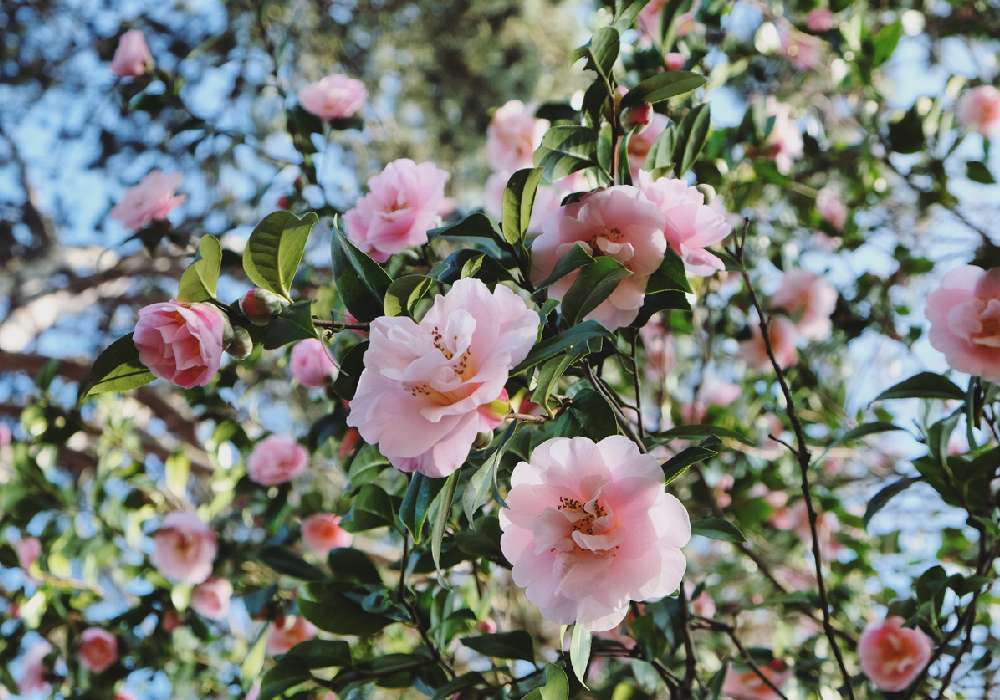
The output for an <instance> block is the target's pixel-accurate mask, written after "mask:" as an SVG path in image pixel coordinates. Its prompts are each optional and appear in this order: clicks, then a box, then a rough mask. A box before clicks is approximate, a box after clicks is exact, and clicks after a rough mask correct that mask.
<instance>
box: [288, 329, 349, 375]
mask: <svg viewBox="0 0 1000 700" xmlns="http://www.w3.org/2000/svg"><path fill="white" fill-rule="evenodd" d="M289 366H290V367H291V368H292V376H293V377H295V381H297V382H298V383H299V384H301V385H303V386H325V385H326V383H327V381H328V380H329V379H330V378H331V377H333V376H334V375H336V373H337V365H335V364H334V362H333V359H332V358H331V357H330V353H329V352H327V349H326V346H325V345H323V341H321V340H318V339H317V338H307V339H306V340H301V341H299V342H298V343H296V344H295V346H294V347H293V348H292V357H291V360H290V361H289Z"/></svg>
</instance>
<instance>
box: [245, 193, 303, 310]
mask: <svg viewBox="0 0 1000 700" xmlns="http://www.w3.org/2000/svg"><path fill="white" fill-rule="evenodd" d="M317 221H319V217H318V216H316V213H315V212H309V213H308V214H306V215H305V216H303V217H302V218H301V219H300V218H299V217H297V216H295V214H292V213H291V212H288V211H276V212H273V213H271V214H268V215H267V216H265V217H264V218H263V219H262V220H261V222H260V223H259V224H257V226H256V228H254V230H253V232H252V233H251V234H250V239H249V240H248V241H247V245H246V248H245V249H244V251H243V270H244V271H245V272H246V274H247V277H249V278H250V280H251V281H252V282H253V283H254V284H256V285H257V286H258V287H261V288H262V289H267V290H268V291H271V292H274V293H275V294H281V295H282V296H284V297H285V298H286V299H290V298H291V297H290V296H289V294H290V290H291V286H292V280H293V279H294V278H295V271H296V270H298V268H299V263H300V262H301V261H302V253H303V251H305V248H306V241H307V240H308V238H309V232H310V231H312V227H313V226H314V225H315V224H316V222H317Z"/></svg>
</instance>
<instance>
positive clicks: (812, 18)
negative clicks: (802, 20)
mask: <svg viewBox="0 0 1000 700" xmlns="http://www.w3.org/2000/svg"><path fill="white" fill-rule="evenodd" d="M833 25H834V16H833V13H832V12H831V11H830V10H828V9H827V8H825V7H817V8H816V9H815V10H813V11H812V12H810V13H809V14H808V15H806V27H808V28H809V31H811V32H828V31H830V30H831V29H833Z"/></svg>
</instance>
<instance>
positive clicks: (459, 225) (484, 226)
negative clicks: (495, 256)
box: [427, 209, 503, 241]
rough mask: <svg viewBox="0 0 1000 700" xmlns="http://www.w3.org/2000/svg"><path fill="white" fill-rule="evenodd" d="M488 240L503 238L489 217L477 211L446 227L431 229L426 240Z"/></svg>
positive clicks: (500, 239)
mask: <svg viewBox="0 0 1000 700" xmlns="http://www.w3.org/2000/svg"><path fill="white" fill-rule="evenodd" d="M442 236H443V237H447V238H488V239H490V240H494V241H502V240H503V237H502V236H501V235H500V232H499V231H497V228H496V224H494V223H493V222H492V221H491V220H490V217H488V216H487V215H486V214H484V213H483V211H482V210H479V209H477V210H476V211H474V212H472V213H471V214H469V215H468V216H466V217H465V218H464V219H462V220H460V221H458V222H456V223H454V224H449V225H447V226H439V227H437V228H432V229H431V230H430V231H428V232H427V237H428V238H437V237H442Z"/></svg>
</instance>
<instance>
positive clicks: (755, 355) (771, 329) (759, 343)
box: [740, 316, 799, 370]
mask: <svg viewBox="0 0 1000 700" xmlns="http://www.w3.org/2000/svg"><path fill="white" fill-rule="evenodd" d="M750 333H751V336H750V340H747V341H744V342H743V343H740V348H741V350H742V351H743V359H745V360H746V361H747V364H749V365H750V366H751V367H753V368H754V369H759V370H764V369H768V368H770V367H771V358H769V357H768V356H767V348H766V346H765V345H764V334H763V333H761V330H760V324H759V323H753V324H751V326H750ZM767 336H768V339H769V340H770V341H771V349H772V350H773V351H774V359H775V360H776V361H777V363H778V366H779V367H781V368H782V369H786V368H788V367H791V366H792V365H794V364H795V363H796V362H798V360H799V352H798V350H796V349H795V338H796V337H797V333H796V330H795V324H794V323H792V322H791V320H789V319H787V318H785V317H783V316H781V317H777V318H772V319H771V320H770V321H769V322H768V324H767Z"/></svg>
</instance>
